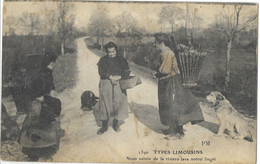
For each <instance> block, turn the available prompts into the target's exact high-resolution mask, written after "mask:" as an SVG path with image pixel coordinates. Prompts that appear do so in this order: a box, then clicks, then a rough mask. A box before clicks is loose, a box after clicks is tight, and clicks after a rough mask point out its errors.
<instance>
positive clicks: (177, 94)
mask: <svg viewBox="0 0 260 164" xmlns="http://www.w3.org/2000/svg"><path fill="white" fill-rule="evenodd" d="M154 36H155V45H156V47H158V48H159V49H160V50H161V51H162V52H161V54H160V55H159V56H158V57H157V60H156V67H155V68H156V73H154V77H155V78H158V99H159V115H160V119H161V123H162V124H163V125H165V126H166V127H167V128H168V129H163V130H162V132H163V134H171V135H172V136H183V135H184V132H183V125H184V124H186V123H187V122H192V123H196V122H199V121H203V120H204V118H203V115H202V112H201V109H200V107H199V104H198V102H197V101H196V99H195V97H194V96H193V95H192V94H191V92H190V91H189V90H188V89H186V88H183V86H182V82H181V75H180V73H179V69H178V63H177V60H176V57H175V54H174V52H173V51H172V49H171V48H170V47H172V46H171V42H170V39H169V36H168V35H167V34H162V33H157V34H155V35H154Z"/></svg>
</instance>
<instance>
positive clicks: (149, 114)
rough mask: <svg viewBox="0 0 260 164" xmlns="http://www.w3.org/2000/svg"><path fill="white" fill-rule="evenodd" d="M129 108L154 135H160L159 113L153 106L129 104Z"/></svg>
mask: <svg viewBox="0 0 260 164" xmlns="http://www.w3.org/2000/svg"><path fill="white" fill-rule="evenodd" d="M129 108H130V110H131V112H132V113H133V114H134V115H135V116H136V118H137V119H138V120H139V121H140V122H141V123H142V124H144V125H145V126H146V127H148V128H149V129H151V130H153V131H154V132H156V133H161V122H160V117H159V112H158V109H157V108H156V107H155V106H152V105H148V104H136V103H130V104H129Z"/></svg>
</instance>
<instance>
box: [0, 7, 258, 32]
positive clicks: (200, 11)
mask: <svg viewBox="0 0 260 164" xmlns="http://www.w3.org/2000/svg"><path fill="white" fill-rule="evenodd" d="M73 3H74V4H75V8H74V14H75V26H76V27H78V28H87V26H88V24H89V18H90V17H91V15H92V14H94V13H95V12H96V11H98V10H99V9H100V6H102V8H106V9H107V11H108V14H109V16H110V17H111V18H113V17H115V16H116V15H119V14H120V13H122V12H130V13H131V14H132V15H133V17H134V18H135V19H136V20H137V22H138V25H139V26H141V27H145V29H146V30H147V31H149V32H159V31H160V30H161V27H160V25H159V24H158V14H159V12H160V11H161V9H162V7H164V6H168V5H174V6H177V7H180V8H182V9H184V11H185V10H186V3H166V2H160V3H158V2H157V3H154V2H102V3H101V2H99V3H97V2H73ZM188 6H189V9H190V13H192V12H193V11H194V10H196V15H198V16H199V17H201V18H202V19H203V22H202V23H201V25H200V27H202V28H206V27H208V25H210V24H212V23H213V22H214V21H215V18H216V16H217V15H219V13H221V12H222V11H223V8H225V7H227V6H230V4H226V5H223V4H211V3H188ZM56 9H57V2H4V7H3V17H4V18H5V17H8V16H14V17H20V16H21V15H22V13H23V12H28V13H30V12H34V13H38V14H39V15H41V17H44V15H45V13H46V11H47V12H48V11H49V10H56ZM245 9H246V10H244V11H245V14H243V15H244V16H247V15H248V14H252V13H257V6H256V5H251V6H248V5H247V6H245ZM183 25H184V20H182V21H179V22H176V27H181V26H183ZM169 29H170V26H169V25H166V26H165V27H164V29H163V30H166V31H167V30H169ZM5 30H6V28H5V24H4V26H3V34H4V32H5Z"/></svg>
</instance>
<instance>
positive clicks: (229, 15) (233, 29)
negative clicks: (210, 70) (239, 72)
mask: <svg viewBox="0 0 260 164" xmlns="http://www.w3.org/2000/svg"><path fill="white" fill-rule="evenodd" d="M246 10H248V9H246V8H245V7H244V6H243V5H232V6H223V9H222V13H221V14H220V17H217V21H216V22H215V24H214V28H215V30H216V31H219V32H222V33H224V34H225V36H226V40H227V52H226V54H227V56H226V73H225V86H224V90H227V88H228V84H229V81H230V56H231V49H232V42H233V40H234V39H235V37H236V36H237V35H238V34H239V33H240V32H241V31H243V30H245V29H247V28H249V26H250V25H251V24H252V23H253V22H254V21H255V20H256V18H257V13H256V12H252V11H249V13H248V14H246V13H243V11H246ZM243 16H244V17H243Z"/></svg>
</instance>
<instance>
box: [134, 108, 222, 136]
mask: <svg viewBox="0 0 260 164" xmlns="http://www.w3.org/2000/svg"><path fill="white" fill-rule="evenodd" d="M129 108H130V110H131V112H132V113H133V114H134V115H135V116H136V118H137V119H138V120H139V121H140V122H141V123H142V124H144V125H145V126H146V127H148V128H149V129H151V130H153V131H154V132H156V133H162V132H161V122H160V116H159V111H158V109H157V108H156V107H155V106H152V105H147V104H137V103H129ZM198 125H199V126H201V127H203V128H206V129H208V130H210V131H211V132H212V133H215V134H216V133H217V132H218V129H219V125H217V124H215V123H212V122H207V121H203V122H200V123H199V124H198Z"/></svg>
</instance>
